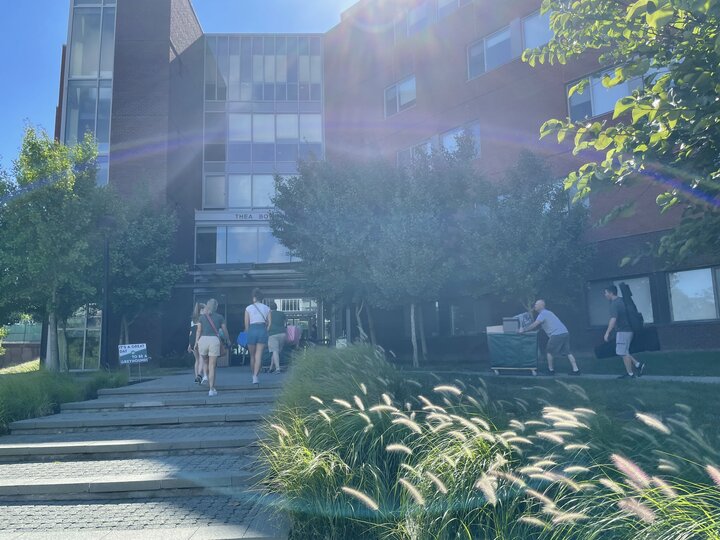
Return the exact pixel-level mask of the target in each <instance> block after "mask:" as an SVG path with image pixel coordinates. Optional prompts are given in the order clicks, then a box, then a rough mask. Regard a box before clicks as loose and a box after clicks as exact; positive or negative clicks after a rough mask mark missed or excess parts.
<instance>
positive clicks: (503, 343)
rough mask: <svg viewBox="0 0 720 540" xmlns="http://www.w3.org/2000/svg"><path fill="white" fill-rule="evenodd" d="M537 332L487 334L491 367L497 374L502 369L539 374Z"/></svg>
mask: <svg viewBox="0 0 720 540" xmlns="http://www.w3.org/2000/svg"><path fill="white" fill-rule="evenodd" d="M537 334H538V333H537V332H525V333H524V334H492V333H489V334H488V335H487V339H488V348H489V349H490V369H492V370H493V371H494V372H495V375H499V374H500V370H514V371H517V370H528V371H531V372H532V374H533V375H537V370H538V357H539V349H538V336H537Z"/></svg>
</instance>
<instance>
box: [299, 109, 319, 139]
mask: <svg viewBox="0 0 720 540" xmlns="http://www.w3.org/2000/svg"><path fill="white" fill-rule="evenodd" d="M300 140H301V141H304V142H309V143H320V142H322V120H321V118H320V115H319V114H301V115H300Z"/></svg>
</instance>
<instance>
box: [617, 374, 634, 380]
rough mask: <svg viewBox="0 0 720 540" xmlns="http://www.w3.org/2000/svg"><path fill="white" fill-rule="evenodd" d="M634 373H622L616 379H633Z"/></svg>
mask: <svg viewBox="0 0 720 540" xmlns="http://www.w3.org/2000/svg"><path fill="white" fill-rule="evenodd" d="M634 378H635V375H630V373H623V374H622V375H620V376H619V377H618V379H634Z"/></svg>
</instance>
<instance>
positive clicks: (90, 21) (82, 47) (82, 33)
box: [70, 8, 101, 78]
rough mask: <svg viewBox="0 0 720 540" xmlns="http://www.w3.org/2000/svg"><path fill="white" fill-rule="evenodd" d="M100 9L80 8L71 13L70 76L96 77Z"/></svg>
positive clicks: (98, 66) (98, 53)
mask: <svg viewBox="0 0 720 540" xmlns="http://www.w3.org/2000/svg"><path fill="white" fill-rule="evenodd" d="M100 11H101V10H100V8H80V9H76V10H75V11H74V13H73V19H72V35H71V37H70V77H95V78H97V77H98V74H99V71H98V70H99V68H100V24H101V22H100Z"/></svg>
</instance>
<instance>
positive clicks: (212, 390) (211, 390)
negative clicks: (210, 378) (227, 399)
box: [208, 388, 217, 397]
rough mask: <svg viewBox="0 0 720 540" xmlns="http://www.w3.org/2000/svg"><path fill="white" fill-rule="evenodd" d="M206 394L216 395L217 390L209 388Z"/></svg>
mask: <svg viewBox="0 0 720 540" xmlns="http://www.w3.org/2000/svg"><path fill="white" fill-rule="evenodd" d="M208 396H209V397H215V396H217V390H215V389H214V388H211V389H210V391H209V392H208Z"/></svg>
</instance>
